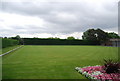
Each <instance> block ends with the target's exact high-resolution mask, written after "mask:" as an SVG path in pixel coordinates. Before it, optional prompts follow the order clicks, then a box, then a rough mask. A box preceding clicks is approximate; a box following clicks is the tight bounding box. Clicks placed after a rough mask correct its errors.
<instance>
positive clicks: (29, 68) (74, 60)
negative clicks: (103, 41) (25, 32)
mask: <svg viewBox="0 0 120 81" xmlns="http://www.w3.org/2000/svg"><path fill="white" fill-rule="evenodd" d="M109 58H112V59H114V60H117V58H118V49H117V47H103V46H32V45H31V46H24V47H22V48H20V49H18V50H16V51H15V52H12V53H10V54H8V55H5V56H3V79H85V77H83V76H81V75H80V74H79V73H78V72H76V71H75V70H74V68H75V67H77V66H78V67H83V66H89V65H91V66H92V65H99V64H102V62H103V59H109Z"/></svg>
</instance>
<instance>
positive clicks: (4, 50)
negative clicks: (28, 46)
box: [0, 45, 20, 54]
mask: <svg viewBox="0 0 120 81" xmlns="http://www.w3.org/2000/svg"><path fill="white" fill-rule="evenodd" d="M19 46H20V45H16V46H11V47H7V48H4V49H3V50H0V51H1V52H2V54H3V53H6V52H8V51H10V50H12V49H14V48H16V47H19Z"/></svg>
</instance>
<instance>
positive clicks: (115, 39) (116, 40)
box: [110, 39, 120, 41]
mask: <svg viewBox="0 0 120 81" xmlns="http://www.w3.org/2000/svg"><path fill="white" fill-rule="evenodd" d="M110 41H120V39H110Z"/></svg>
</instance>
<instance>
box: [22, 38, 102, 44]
mask: <svg viewBox="0 0 120 81" xmlns="http://www.w3.org/2000/svg"><path fill="white" fill-rule="evenodd" d="M24 44H25V45H99V44H100V43H99V42H98V41H88V40H67V39H39V38H24Z"/></svg>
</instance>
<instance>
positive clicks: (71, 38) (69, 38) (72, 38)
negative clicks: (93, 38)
mask: <svg viewBox="0 0 120 81" xmlns="http://www.w3.org/2000/svg"><path fill="white" fill-rule="evenodd" d="M67 39H68V40H74V39H75V38H74V37H72V36H71V37H67Z"/></svg>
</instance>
